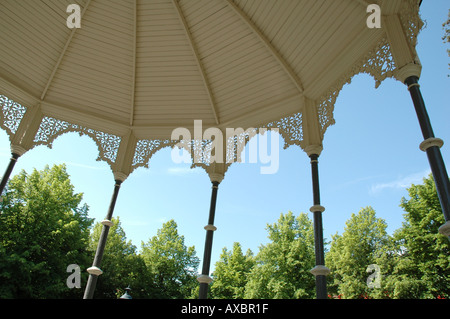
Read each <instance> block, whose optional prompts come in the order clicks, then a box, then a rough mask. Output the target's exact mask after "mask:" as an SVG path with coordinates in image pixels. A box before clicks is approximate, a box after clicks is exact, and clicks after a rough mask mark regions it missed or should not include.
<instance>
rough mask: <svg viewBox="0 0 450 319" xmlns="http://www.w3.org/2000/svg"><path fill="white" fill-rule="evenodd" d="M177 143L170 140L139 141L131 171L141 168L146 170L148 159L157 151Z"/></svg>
mask: <svg viewBox="0 0 450 319" xmlns="http://www.w3.org/2000/svg"><path fill="white" fill-rule="evenodd" d="M176 143H178V141H171V140H139V141H138V142H137V144H136V149H135V152H134V156H133V162H132V165H131V166H132V169H133V170H134V169H136V168H137V167H140V166H143V167H146V168H148V162H149V160H150V158H151V157H152V156H153V155H154V154H155V153H156V152H157V151H159V150H161V149H163V148H165V147H169V146H174V145H175V144H176Z"/></svg>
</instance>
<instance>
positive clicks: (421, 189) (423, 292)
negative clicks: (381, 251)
mask: <svg viewBox="0 0 450 319" xmlns="http://www.w3.org/2000/svg"><path fill="white" fill-rule="evenodd" d="M408 193H409V197H410V198H409V199H406V198H402V201H401V207H402V208H403V209H404V210H405V212H406V213H405V214H404V219H405V221H404V222H403V225H402V227H401V228H400V229H398V230H396V231H395V233H394V235H393V238H392V243H391V245H390V249H388V250H389V251H388V254H386V255H385V256H384V258H382V260H381V261H380V265H382V267H383V268H384V269H385V270H384V273H385V275H384V277H385V280H383V284H384V285H383V289H384V290H385V291H387V292H388V293H389V296H390V297H391V298H438V297H444V298H450V285H449V282H450V258H449V255H450V243H449V240H448V238H447V237H446V236H443V235H441V234H440V233H439V232H438V228H439V227H440V226H441V225H442V224H444V223H445V220H444V216H443V214H442V208H441V205H440V203H439V198H438V195H437V192H436V187H435V183H434V180H433V177H432V175H431V174H430V176H429V177H428V178H425V179H424V183H423V184H422V185H412V186H411V187H410V188H408Z"/></svg>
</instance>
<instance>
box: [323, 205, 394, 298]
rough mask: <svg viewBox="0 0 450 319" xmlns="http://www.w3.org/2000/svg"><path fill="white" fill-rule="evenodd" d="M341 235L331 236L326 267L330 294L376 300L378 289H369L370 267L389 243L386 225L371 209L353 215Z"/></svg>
mask: <svg viewBox="0 0 450 319" xmlns="http://www.w3.org/2000/svg"><path fill="white" fill-rule="evenodd" d="M345 225H346V226H345V229H344V232H343V234H342V235H339V234H336V235H334V236H332V242H331V247H330V251H329V252H328V253H327V255H326V265H327V267H328V268H330V270H331V274H330V276H329V277H328V282H329V292H330V293H331V294H333V295H334V294H337V295H341V296H342V297H343V298H363V297H373V294H374V293H376V292H375V290H376V289H377V288H370V287H368V284H367V278H368V277H369V276H370V273H368V272H367V268H368V266H369V265H372V264H376V262H377V258H378V257H379V256H380V255H381V254H382V253H383V248H384V247H385V246H386V244H387V241H388V235H387V233H386V228H387V224H386V222H385V221H384V220H383V219H381V218H377V217H376V215H375V211H374V210H373V208H372V207H366V208H363V209H361V210H360V211H359V212H358V214H352V216H351V217H350V219H349V220H348V221H347V222H346V224H345Z"/></svg>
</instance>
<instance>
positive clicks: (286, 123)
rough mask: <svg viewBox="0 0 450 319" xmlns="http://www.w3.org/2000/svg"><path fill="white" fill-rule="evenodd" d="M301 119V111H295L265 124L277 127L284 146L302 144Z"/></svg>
mask: <svg viewBox="0 0 450 319" xmlns="http://www.w3.org/2000/svg"><path fill="white" fill-rule="evenodd" d="M302 125H303V119H302V113H296V114H294V115H291V116H287V117H284V118H282V119H280V120H277V121H274V122H271V123H269V124H267V125H266V127H267V128H269V129H273V128H278V130H279V134H280V135H281V136H282V137H283V139H284V148H285V149H286V148H288V147H289V146H290V145H297V146H300V147H302V146H303V145H302V144H303V126H302Z"/></svg>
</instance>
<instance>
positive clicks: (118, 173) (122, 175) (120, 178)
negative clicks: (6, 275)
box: [114, 172, 128, 182]
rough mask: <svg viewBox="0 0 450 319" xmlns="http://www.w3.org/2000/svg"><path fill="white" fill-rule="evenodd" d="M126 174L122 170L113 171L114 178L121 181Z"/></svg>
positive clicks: (125, 177)
mask: <svg viewBox="0 0 450 319" xmlns="http://www.w3.org/2000/svg"><path fill="white" fill-rule="evenodd" d="M127 177H128V175H127V174H125V173H122V172H114V180H115V181H120V182H123V181H125V180H126V179H127Z"/></svg>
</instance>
